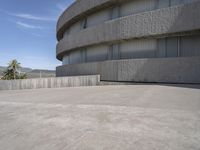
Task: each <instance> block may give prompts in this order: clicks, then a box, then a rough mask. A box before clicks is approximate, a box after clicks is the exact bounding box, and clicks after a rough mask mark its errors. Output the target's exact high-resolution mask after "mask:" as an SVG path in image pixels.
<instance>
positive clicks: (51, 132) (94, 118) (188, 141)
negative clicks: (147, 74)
mask: <svg viewBox="0 0 200 150" xmlns="http://www.w3.org/2000/svg"><path fill="white" fill-rule="evenodd" d="M111 149H113V150H161V149H162V150H199V149H200V86H199V85H120V86H117V85H115V86H97V87H76V88H61V89H39V90H21V91H0V150H111Z"/></svg>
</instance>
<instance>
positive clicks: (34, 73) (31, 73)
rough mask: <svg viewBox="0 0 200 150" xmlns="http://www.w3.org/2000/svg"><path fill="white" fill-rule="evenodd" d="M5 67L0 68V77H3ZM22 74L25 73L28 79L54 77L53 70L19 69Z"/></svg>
mask: <svg viewBox="0 0 200 150" xmlns="http://www.w3.org/2000/svg"><path fill="white" fill-rule="evenodd" d="M5 70H6V67H3V66H0V76H3V72H4V71H5ZM20 71H21V72H22V73H26V74H27V77H28V78H40V77H42V78H46V77H55V70H41V69H31V68H21V70H20Z"/></svg>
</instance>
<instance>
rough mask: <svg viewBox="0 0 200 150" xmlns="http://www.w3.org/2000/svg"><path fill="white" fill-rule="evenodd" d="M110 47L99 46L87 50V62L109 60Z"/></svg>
mask: <svg viewBox="0 0 200 150" xmlns="http://www.w3.org/2000/svg"><path fill="white" fill-rule="evenodd" d="M108 50H109V46H105V45H99V46H93V47H89V48H87V52H86V57H87V62H93V61H103V60H107V59H108Z"/></svg>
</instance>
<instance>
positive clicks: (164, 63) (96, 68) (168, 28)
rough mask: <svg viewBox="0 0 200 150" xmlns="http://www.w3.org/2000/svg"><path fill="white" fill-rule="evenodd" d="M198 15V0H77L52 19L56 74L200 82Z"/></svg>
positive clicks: (130, 79)
mask: <svg viewBox="0 0 200 150" xmlns="http://www.w3.org/2000/svg"><path fill="white" fill-rule="evenodd" d="M199 18H200V0H77V1H75V2H74V3H73V4H72V5H71V6H70V7H69V8H68V9H66V11H65V12H64V13H63V14H62V15H61V17H60V18H59V21H58V24H57V38H58V41H59V42H58V44H57V53H56V54H57V58H58V59H59V60H61V61H62V62H63V66H60V67H57V76H71V75H91V74H100V75H101V79H102V80H109V81H136V82H171V83H200V79H199V76H200V20H199ZM147 62H148V63H147ZM119 66H120V67H119ZM122 66H123V67H122ZM127 66H128V68H127ZM147 66H148V67H147ZM155 66H159V67H158V68H155ZM178 70H179V71H178ZM119 74H120V75H119ZM152 77H153V78H152Z"/></svg>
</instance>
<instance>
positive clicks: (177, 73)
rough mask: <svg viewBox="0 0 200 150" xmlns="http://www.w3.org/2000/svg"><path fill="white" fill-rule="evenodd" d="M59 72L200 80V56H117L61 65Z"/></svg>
mask: <svg viewBox="0 0 200 150" xmlns="http://www.w3.org/2000/svg"><path fill="white" fill-rule="evenodd" d="M56 74H57V76H72V75H92V74H100V77H101V80H105V81H133V82H157V83H200V57H176V58H152V59H129V60H113V61H104V62H95V63H83V64H73V65H65V66H60V67H57V69H56Z"/></svg>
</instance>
